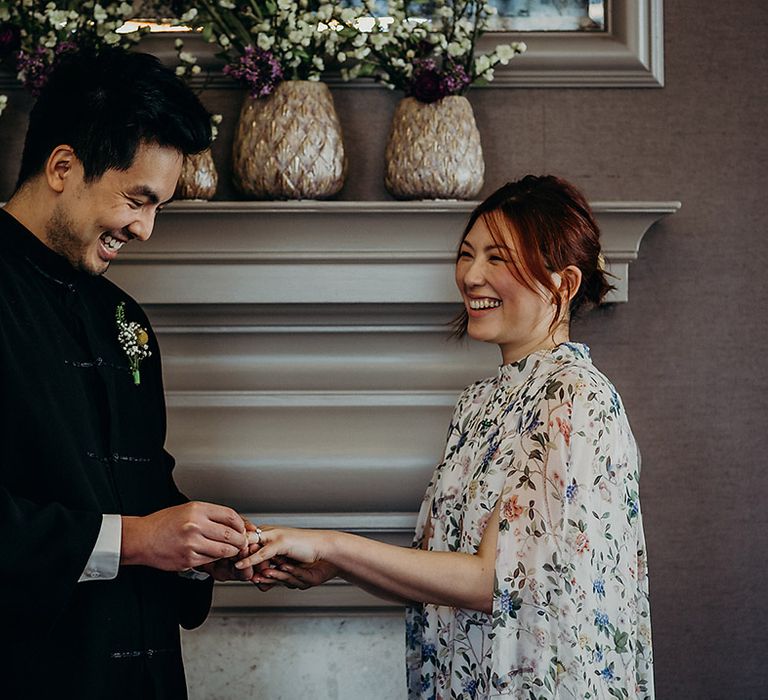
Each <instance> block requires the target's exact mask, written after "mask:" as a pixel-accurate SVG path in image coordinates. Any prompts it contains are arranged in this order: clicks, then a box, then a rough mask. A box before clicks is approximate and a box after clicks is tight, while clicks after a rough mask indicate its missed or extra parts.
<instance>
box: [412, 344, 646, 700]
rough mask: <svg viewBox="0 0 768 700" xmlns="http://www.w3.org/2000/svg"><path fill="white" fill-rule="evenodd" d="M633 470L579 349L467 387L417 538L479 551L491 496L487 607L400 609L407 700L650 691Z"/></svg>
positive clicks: (621, 430) (620, 427)
mask: <svg viewBox="0 0 768 700" xmlns="http://www.w3.org/2000/svg"><path fill="white" fill-rule="evenodd" d="M639 471H640V460H639V455H638V451H637V447H636V445H635V440H634V437H633V436H632V432H631V430H630V428H629V423H628V421H627V416H626V413H625V411H624V408H623V406H622V403H621V399H620V398H619V396H618V394H617V393H616V390H615V389H614V388H613V386H612V385H611V383H610V382H609V381H608V380H607V379H606V378H605V377H604V376H603V375H602V374H600V372H599V371H598V370H597V369H596V368H595V367H594V365H593V364H592V362H591V359H590V357H589V350H588V348H587V347H586V346H585V345H580V344H576V343H563V344H561V345H558V346H557V347H556V348H554V349H553V350H545V351H540V352H536V353H533V354H532V355H529V356H528V357H526V358H524V359H523V360H520V361H519V362H516V363H513V364H508V365H503V366H502V367H500V368H499V372H498V374H497V376H496V377H493V378H490V379H486V380H483V381H480V382H477V383H475V384H473V385H471V386H470V387H468V388H467V389H466V390H465V391H464V393H463V394H462V395H461V397H460V398H459V401H458V403H457V406H456V410H455V412H454V415H453V419H452V421H451V425H450V430H449V435H448V444H447V446H446V449H445V457H444V460H443V462H442V463H441V464H440V465H439V466H438V467H437V469H436V470H435V473H434V475H433V478H432V481H431V482H430V484H429V487H428V489H427V493H426V495H425V497H424V503H423V505H422V508H421V512H420V514H419V519H418V524H417V529H416V540H415V542H414V546H417V547H424V548H426V549H429V550H433V551H453V552H470V553H474V552H476V551H477V549H478V547H479V545H480V541H481V539H482V536H483V533H484V531H485V528H486V525H487V523H488V521H489V518H490V517H491V516H492V514H493V513H494V509H495V507H496V504H497V502H498V503H499V538H498V545H497V553H496V571H495V584H494V593H493V613H492V614H487V613H483V612H478V611H473V610H463V609H458V608H451V607H447V606H436V605H427V604H425V605H415V606H411V607H409V608H408V611H407V655H408V685H409V698H410V699H411V700H416V699H417V698H418V699H420V700H426V699H434V700H448V699H449V698H467V699H479V698H496V697H504V698H507V697H509V698H526V699H527V700H529V699H544V698H578V700H584V699H585V698H638V699H640V698H653V695H654V691H653V666H652V653H651V631H650V612H649V605H648V579H647V573H646V565H645V541H644V536H643V527H642V518H641V513H640V504H639V501H638V477H639Z"/></svg>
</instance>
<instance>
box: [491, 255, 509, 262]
mask: <svg viewBox="0 0 768 700" xmlns="http://www.w3.org/2000/svg"><path fill="white" fill-rule="evenodd" d="M488 259H489V260H490V261H491V262H506V261H505V260H504V258H502V257H501V256H500V255H491V257H490V258H488Z"/></svg>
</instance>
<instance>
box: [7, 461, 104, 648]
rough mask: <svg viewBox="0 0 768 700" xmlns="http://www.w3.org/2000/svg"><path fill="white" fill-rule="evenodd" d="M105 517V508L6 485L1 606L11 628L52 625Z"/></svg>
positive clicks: (80, 572) (67, 598)
mask: <svg viewBox="0 0 768 700" xmlns="http://www.w3.org/2000/svg"><path fill="white" fill-rule="evenodd" d="M5 467H6V465H4V464H2V462H0V469H5ZM101 520H102V518H101V514H100V513H92V512H85V511H76V510H70V509H68V508H65V507H64V506H62V505H61V504H58V503H49V504H46V505H41V504H38V503H34V502H33V501H30V500H27V499H25V498H20V497H18V496H15V495H14V494H12V493H11V492H10V491H9V490H8V489H7V488H6V487H3V486H0V552H2V556H1V557H0V581H1V582H2V583H1V584H0V585H2V603H0V606H1V607H2V609H3V612H4V615H3V617H4V620H5V624H6V625H7V626H8V629H15V630H17V631H18V630H25V629H26V630H30V631H33V630H34V631H35V632H38V633H39V632H43V631H44V630H47V629H49V628H50V626H51V625H52V624H53V623H54V622H55V620H56V618H57V617H58V615H59V614H60V613H61V611H62V610H63V609H64V608H65V607H66V605H67V603H68V601H69V599H70V598H71V596H72V595H73V593H74V589H75V587H76V586H77V585H78V579H79V578H80V574H82V572H83V569H84V568H85V564H86V562H87V561H88V557H89V556H90V555H91V552H92V551H93V547H94V544H95V542H96V538H97V537H98V534H99V530H100V528H101Z"/></svg>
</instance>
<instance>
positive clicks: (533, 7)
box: [479, 0, 664, 87]
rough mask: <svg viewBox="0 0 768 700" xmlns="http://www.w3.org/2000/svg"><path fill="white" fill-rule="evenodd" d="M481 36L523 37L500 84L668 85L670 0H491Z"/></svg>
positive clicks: (488, 44) (486, 40) (489, 42)
mask: <svg viewBox="0 0 768 700" xmlns="http://www.w3.org/2000/svg"><path fill="white" fill-rule="evenodd" d="M492 2H493V4H494V5H495V6H496V7H497V9H498V10H499V15H498V18H497V20H496V24H495V26H493V28H492V30H491V31H488V32H486V34H484V35H483V36H482V37H481V38H480V42H479V48H480V49H490V48H492V47H493V46H494V45H496V44H498V43H499V42H501V41H524V42H525V43H526V44H527V45H528V51H527V52H526V53H524V54H523V55H521V56H517V57H516V58H515V59H514V60H512V61H510V63H509V65H508V66H505V67H500V68H499V69H497V71H496V77H495V79H494V81H493V82H492V83H491V86H493V87H662V86H663V85H664V24H663V0H492Z"/></svg>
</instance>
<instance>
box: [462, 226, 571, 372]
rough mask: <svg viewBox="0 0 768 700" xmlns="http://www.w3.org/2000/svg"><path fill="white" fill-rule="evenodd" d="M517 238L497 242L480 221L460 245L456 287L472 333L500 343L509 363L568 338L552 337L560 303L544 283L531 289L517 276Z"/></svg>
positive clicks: (475, 337)
mask: <svg viewBox="0 0 768 700" xmlns="http://www.w3.org/2000/svg"><path fill="white" fill-rule="evenodd" d="M514 255H515V249H514V243H513V241H512V236H510V235H509V234H507V236H506V237H505V240H503V241H499V240H494V237H493V236H492V235H491V231H490V230H489V228H488V225H487V224H486V221H485V217H483V216H481V217H479V218H478V219H477V221H476V222H475V225H474V226H473V227H472V228H471V229H470V231H469V233H468V234H467V236H466V237H465V238H464V240H463V241H462V243H461V248H460V249H459V257H458V260H457V262H456V284H457V286H458V288H459V291H460V292H461V296H462V298H463V300H464V307H465V308H466V310H467V316H468V324H467V333H468V334H469V336H470V337H472V338H474V339H475V340H482V341H484V342H486V343H496V344H497V345H498V346H499V347H500V348H501V352H502V357H503V359H504V362H505V363H508V362H515V361H516V360H519V359H521V358H523V357H525V356H526V355H528V354H529V353H531V352H533V351H534V350H538V349H540V348H541V347H546V346H549V345H553V344H555V343H556V342H561V340H564V339H567V329H566V337H565V338H558V337H557V336H559V335H561V333H562V331H560V332H556V333H555V337H553V334H552V331H551V325H552V321H553V320H554V316H555V304H554V303H553V300H552V299H551V295H550V292H549V291H548V290H547V289H545V288H544V287H543V286H542V285H541V284H538V283H535V281H533V280H532V281H531V284H534V285H535V289H532V288H531V287H530V286H529V285H528V284H526V283H525V282H523V281H522V280H521V279H518V276H517V275H516V274H515V273H514V272H513V269H514V265H513V263H512V257H511V256H514Z"/></svg>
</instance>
